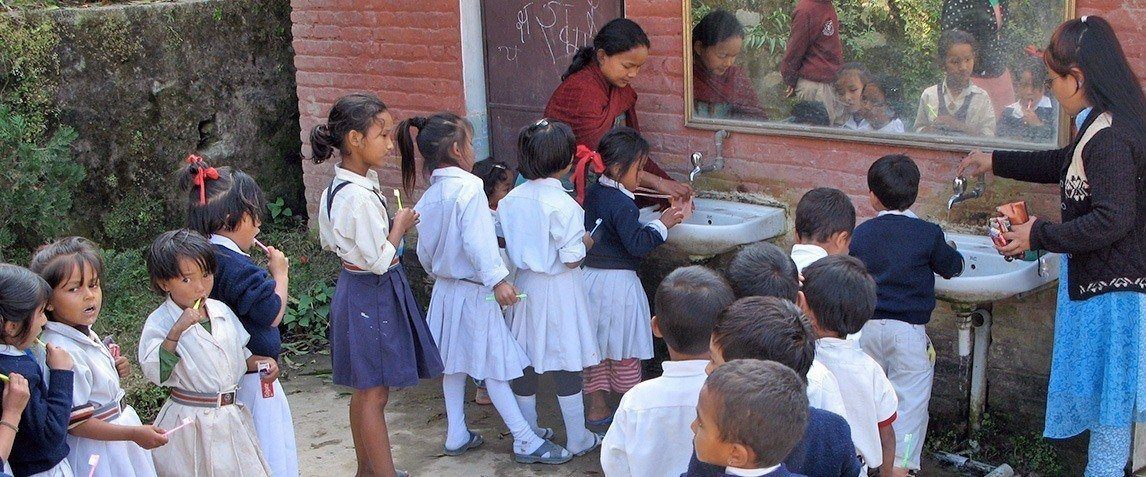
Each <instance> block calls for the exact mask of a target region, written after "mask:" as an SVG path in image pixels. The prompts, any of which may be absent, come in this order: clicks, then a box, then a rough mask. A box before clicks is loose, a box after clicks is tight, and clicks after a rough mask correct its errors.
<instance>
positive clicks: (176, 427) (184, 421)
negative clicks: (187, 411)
mask: <svg viewBox="0 0 1146 477" xmlns="http://www.w3.org/2000/svg"><path fill="white" fill-rule="evenodd" d="M192 422H195V420H194V419H191V418H190V417H185V418H183V423H182V424H180V425H178V426H175V427H174V428H173V429H168V430H167V432H164V433H163V437H167V436H169V435H171V433H172V432H175V431H178V430H179V429H182V428H184V427H187V426H188V425H189V424H191V423H192Z"/></svg>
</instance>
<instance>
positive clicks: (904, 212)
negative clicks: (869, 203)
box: [875, 209, 919, 219]
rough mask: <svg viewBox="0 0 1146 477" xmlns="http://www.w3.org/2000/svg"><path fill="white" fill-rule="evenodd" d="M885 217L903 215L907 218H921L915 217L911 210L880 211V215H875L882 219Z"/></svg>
mask: <svg viewBox="0 0 1146 477" xmlns="http://www.w3.org/2000/svg"><path fill="white" fill-rule="evenodd" d="M884 215H902V216H905V217H911V218H913V219H918V218H919V216H918V215H915V212H912V211H911V209H907V210H881V211H879V213H878V214H875V216H876V217H882V216H884Z"/></svg>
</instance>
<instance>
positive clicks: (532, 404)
mask: <svg viewBox="0 0 1146 477" xmlns="http://www.w3.org/2000/svg"><path fill="white" fill-rule="evenodd" d="M513 398H514V399H516V400H517V407H518V408H519V409H521V417H522V418H524V419H525V423H526V424H529V428H530V429H533V433H534V434H537V435H539V436H540V435H541V428H540V427H538V425H537V395H536V394H534V395H532V396H518V395H517V394H514V395H513Z"/></svg>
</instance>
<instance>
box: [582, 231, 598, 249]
mask: <svg viewBox="0 0 1146 477" xmlns="http://www.w3.org/2000/svg"><path fill="white" fill-rule="evenodd" d="M581 243H583V244H585V250H589V249H591V248H593V244H594V243H596V242H594V241H593V236H592V235H589V232H585V235H584V236H583V237H581Z"/></svg>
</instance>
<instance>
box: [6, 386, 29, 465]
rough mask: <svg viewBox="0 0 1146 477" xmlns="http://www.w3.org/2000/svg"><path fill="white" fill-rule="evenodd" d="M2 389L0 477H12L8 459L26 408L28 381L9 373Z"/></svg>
mask: <svg viewBox="0 0 1146 477" xmlns="http://www.w3.org/2000/svg"><path fill="white" fill-rule="evenodd" d="M0 387H3V388H4V391H3V395H0V410H2V412H0V467H3V469H4V470H3V472H0V477H12V467H11V466H9V465H8V457H9V456H10V455H11V454H12V444H13V443H14V442H15V441H16V430H17V429H19V428H20V417H21V414H24V408H26V407H27V406H28V398H29V397H30V395H31V391H29V390H28V379H27V378H25V377H23V376H21V375H20V373H9V374H8V380H7V381H4V382H2V383H0Z"/></svg>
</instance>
